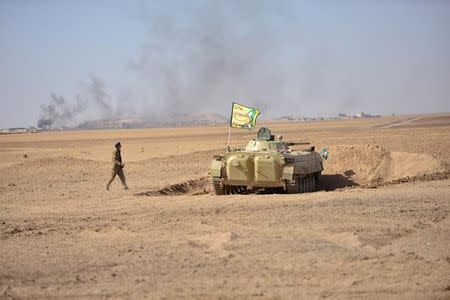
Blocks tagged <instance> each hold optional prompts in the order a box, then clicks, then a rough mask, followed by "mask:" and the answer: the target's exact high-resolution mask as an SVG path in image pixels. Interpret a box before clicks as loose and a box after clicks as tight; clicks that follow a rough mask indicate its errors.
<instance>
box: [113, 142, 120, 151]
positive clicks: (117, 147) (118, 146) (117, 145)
mask: <svg viewBox="0 0 450 300" xmlns="http://www.w3.org/2000/svg"><path fill="white" fill-rule="evenodd" d="M114 146H115V147H116V149H119V150H120V148H121V147H122V145H121V144H120V142H117V143H116V144H115V145H114Z"/></svg>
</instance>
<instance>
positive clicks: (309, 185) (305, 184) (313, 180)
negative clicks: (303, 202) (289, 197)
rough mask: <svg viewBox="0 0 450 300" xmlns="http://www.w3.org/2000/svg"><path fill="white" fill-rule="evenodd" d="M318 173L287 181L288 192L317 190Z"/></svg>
mask: <svg viewBox="0 0 450 300" xmlns="http://www.w3.org/2000/svg"><path fill="white" fill-rule="evenodd" d="M318 178H319V177H318V175H316V174H311V175H308V176H305V177H300V176H298V177H296V178H295V179H294V180H289V181H288V182H286V193H288V194H297V193H311V192H315V191H316V190H317V185H318V181H319V180H318Z"/></svg>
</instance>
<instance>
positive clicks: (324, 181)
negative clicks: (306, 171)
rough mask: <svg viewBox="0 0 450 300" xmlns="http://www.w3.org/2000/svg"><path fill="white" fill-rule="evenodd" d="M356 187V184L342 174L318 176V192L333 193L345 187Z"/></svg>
mask: <svg viewBox="0 0 450 300" xmlns="http://www.w3.org/2000/svg"><path fill="white" fill-rule="evenodd" d="M352 186H358V184H357V183H355V182H353V181H352V180H350V179H349V178H348V177H347V176H345V175H343V174H325V175H321V176H320V181H319V186H318V187H317V190H319V191H334V190H336V189H342V188H346V187H352Z"/></svg>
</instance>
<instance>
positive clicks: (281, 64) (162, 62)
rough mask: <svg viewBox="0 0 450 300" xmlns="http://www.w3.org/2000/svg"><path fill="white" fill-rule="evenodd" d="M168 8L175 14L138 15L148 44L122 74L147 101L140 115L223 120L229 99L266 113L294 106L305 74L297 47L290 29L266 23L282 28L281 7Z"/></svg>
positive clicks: (153, 12)
mask: <svg viewBox="0 0 450 300" xmlns="http://www.w3.org/2000/svg"><path fill="white" fill-rule="evenodd" d="M176 4H177V6H181V7H179V9H178V10H177V12H178V13H179V14H177V13H174V12H171V14H165V12H164V11H158V9H157V8H155V7H147V8H146V9H144V10H143V11H148V12H150V13H149V15H146V16H144V17H143V20H144V21H143V23H144V26H146V27H147V28H148V32H149V33H148V35H149V40H148V42H147V43H146V44H145V46H144V47H143V48H142V53H141V55H140V57H139V58H138V59H137V60H134V61H133V62H132V63H131V64H130V69H131V70H132V71H133V72H134V73H135V74H136V76H137V78H138V82H141V85H140V87H138V88H140V94H141V95H142V97H143V98H144V100H145V103H151V106H145V105H144V109H143V110H144V111H150V112H153V111H155V110H159V111H161V112H162V113H163V114H171V113H194V112H199V111H203V112H207V111H209V112H218V113H222V114H227V113H228V111H229V109H230V105H231V102H232V101H242V102H244V103H245V104H248V105H251V106H254V107H257V108H259V109H262V110H264V111H265V113H267V111H269V110H273V111H277V106H281V105H283V101H285V100H286V101H287V102H288V103H296V104H299V103H298V100H299V98H300V94H301V92H302V88H303V85H302V83H301V82H302V78H303V77H305V73H307V72H308V71H309V70H308V69H306V67H308V66H307V65H306V64H305V55H304V52H305V49H304V48H303V49H302V45H301V43H300V42H299V41H300V38H299V36H298V34H299V32H298V31H297V30H296V29H295V28H292V30H290V31H284V32H283V31H280V30H279V28H276V25H274V24H280V23H289V22H290V20H289V16H287V15H286V14H287V12H288V10H289V9H288V8H285V9H279V8H278V7H277V5H273V4H275V3H274V2H272V5H271V7H267V6H265V1H261V2H258V3H257V2H254V1H226V2H225V1H210V2H205V3H203V4H202V5H200V6H195V5H194V6H192V5H186V7H184V5H183V4H182V3H180V2H176ZM284 19H286V20H284ZM274 26H275V27H274ZM287 45H289V47H287ZM286 56H290V57H292V59H291V60H287V59H286ZM305 66H306V67H305ZM315 84H317V83H315Z"/></svg>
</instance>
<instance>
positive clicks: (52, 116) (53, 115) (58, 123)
mask: <svg viewBox="0 0 450 300" xmlns="http://www.w3.org/2000/svg"><path fill="white" fill-rule="evenodd" d="M108 98H109V96H108V94H107V93H106V91H105V85H104V83H103V81H102V80H101V79H99V78H98V77H96V76H95V75H91V78H90V82H89V84H88V86H87V89H86V96H85V97H82V96H80V95H77V96H76V99H75V103H69V102H67V101H66V99H65V98H64V97H63V96H60V95H59V96H58V95H56V94H55V93H52V94H51V95H50V103H48V104H42V105H41V113H40V118H39V120H38V122H37V127H38V128H42V129H51V128H58V127H62V126H75V125H77V123H78V122H79V121H80V119H82V117H83V114H84V113H85V112H87V111H88V110H89V111H93V112H95V113H96V115H97V117H98V118H111V117H113V116H114V110H113V108H112V106H111V104H110V103H109V102H108Z"/></svg>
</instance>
